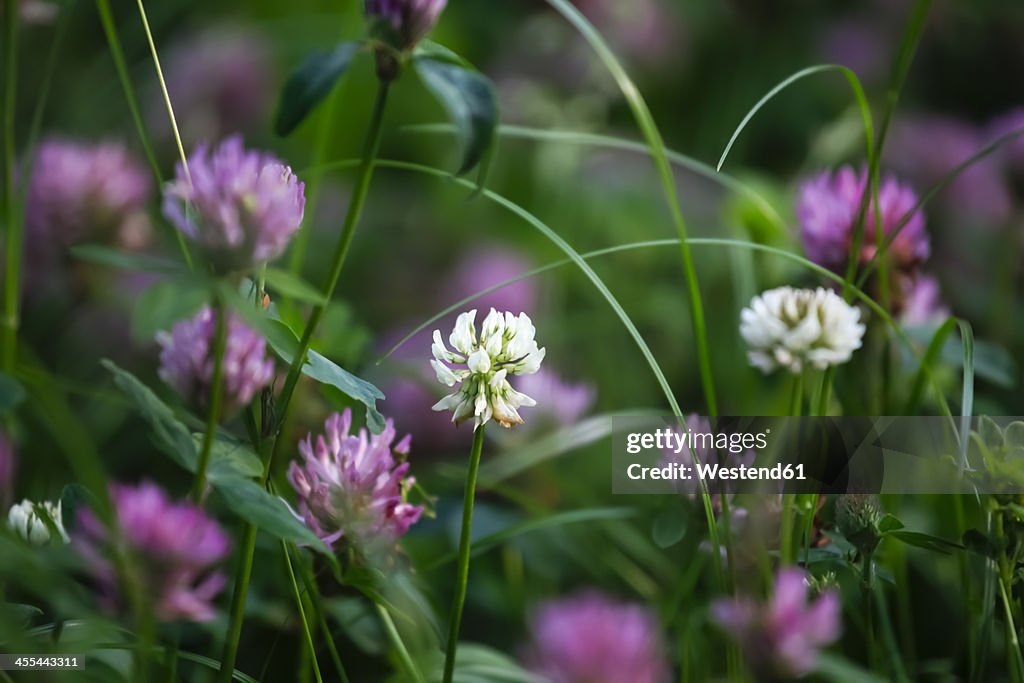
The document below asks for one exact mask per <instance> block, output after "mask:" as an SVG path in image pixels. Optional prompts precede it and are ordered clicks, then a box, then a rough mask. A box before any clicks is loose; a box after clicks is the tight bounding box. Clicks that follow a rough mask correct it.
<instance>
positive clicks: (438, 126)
mask: <svg viewBox="0 0 1024 683" xmlns="http://www.w3.org/2000/svg"><path fill="white" fill-rule="evenodd" d="M404 130H407V131H410V132H414V133H425V134H434V135H439V134H440V135H450V134H452V133H454V132H455V130H454V128H453V127H452V126H451V125H450V124H447V123H425V124H416V125H410V126H406V127H405V128H404ZM498 137H499V138H508V139H520V140H535V141H546V142H558V143H563V144H567V145H580V146H583V147H594V148H601V149H611V150H619V151H623V152H633V153H636V154H649V153H650V149H649V148H648V147H647V145H645V144H643V143H641V142H634V141H632V140H627V139H625V138H618V137H615V136H613V135H599V134H597V133H580V132H576V131H568V130H545V129H543V128H530V127H528V126H514V125H502V126H499V127H498ZM665 151H666V153H667V154H668V159H669V161H670V162H672V163H673V164H675V165H677V166H680V167H682V168H685V169H686V170H688V171H692V172H693V173H696V174H697V175H700V176H701V177H704V178H707V179H708V180H710V181H711V182H714V183H718V184H719V185H722V186H723V187H725V188H727V189H729V190H731V191H733V192H735V193H736V194H742V195H743V196H744V197H746V198H747V199H749V200H750V201H752V202H753V203H754V205H755V206H757V208H758V210H759V211H760V212H761V215H762V216H763V217H764V218H765V219H767V220H768V222H769V223H771V224H772V225H773V226H774V227H776V228H778V229H779V230H780V231H783V232H784V231H786V230H787V227H786V223H785V221H783V220H782V217H781V216H779V212H778V211H776V210H775V207H773V206H772V205H771V204H770V203H769V202H768V200H766V199H765V198H764V197H762V196H761V195H760V194H759V193H758V192H757V191H755V190H754V189H752V188H751V187H750V186H748V185H747V184H746V183H744V182H742V181H740V180H738V179H737V178H735V177H733V176H731V175H729V174H727V173H720V172H717V171H716V170H715V169H714V168H712V167H711V166H709V165H708V164H705V163H704V162H703V161H700V160H699V159H695V158H693V157H691V156H687V155H685V154H681V153H679V152H676V151H673V150H671V149H666V150H665Z"/></svg>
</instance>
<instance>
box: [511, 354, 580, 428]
mask: <svg viewBox="0 0 1024 683" xmlns="http://www.w3.org/2000/svg"><path fill="white" fill-rule="evenodd" d="M518 384H519V389H520V391H522V392H523V393H524V394H526V395H527V396H530V397H532V398H533V399H534V400H535V401H537V404H538V405H540V406H543V410H540V411H533V410H530V411H529V412H530V413H533V414H534V420H540V421H547V422H552V423H554V424H555V425H556V426H559V427H568V426H570V425H573V424H576V423H577V422H579V421H580V419H581V418H582V417H583V416H584V415H586V414H587V411H588V410H590V408H591V406H593V405H594V401H595V400H596V398H597V390H596V389H595V388H594V387H593V386H591V385H589V384H582V383H580V384H575V383H571V382H567V381H566V380H564V379H562V378H561V377H559V376H558V375H556V374H555V373H554V372H552V371H551V370H549V369H547V368H541V369H540V370H538V371H537V372H535V373H534V374H532V375H523V376H522V377H520V378H519V382H518Z"/></svg>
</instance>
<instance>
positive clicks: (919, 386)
mask: <svg viewBox="0 0 1024 683" xmlns="http://www.w3.org/2000/svg"><path fill="white" fill-rule="evenodd" d="M956 326H957V321H956V319H954V318H950V319H948V320H947V321H946V322H944V323H943V324H942V325H941V326H940V327H939V329H937V330H936V331H935V334H934V335H932V340H931V342H930V343H929V344H928V349H927V350H926V351H925V354H924V357H923V358H922V359H921V367H920V368H918V371H917V375H916V376H915V377H914V384H913V385H912V386H913V388H912V389H911V390H910V396H908V397H907V403H906V406H905V407H904V409H903V414H904V415H916V414H917V409H918V406H920V404H921V398H922V397H923V395H924V387H925V383H926V382H927V377H928V375H927V372H928V371H927V368H931V367H934V365H935V362H936V361H937V360H938V359H939V356H940V354H941V353H942V348H943V346H945V344H946V340H947V339H949V335H950V334H952V333H953V329H954V328H956Z"/></svg>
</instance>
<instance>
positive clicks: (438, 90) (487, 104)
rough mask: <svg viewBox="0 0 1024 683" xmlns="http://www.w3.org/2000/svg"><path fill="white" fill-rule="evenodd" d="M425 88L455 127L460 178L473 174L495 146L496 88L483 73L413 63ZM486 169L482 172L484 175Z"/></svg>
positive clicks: (427, 60)
mask: <svg viewBox="0 0 1024 683" xmlns="http://www.w3.org/2000/svg"><path fill="white" fill-rule="evenodd" d="M413 63H414V64H415V65H416V71H417V72H418V73H419V75H420V78H421V79H423V83H424V85H426V87H427V89H428V90H430V92H432V93H433V94H434V97H436V98H437V99H438V101H439V102H440V103H441V106H443V107H444V109H445V111H446V112H447V113H448V117H449V118H450V119H451V121H452V123H453V124H455V130H456V137H457V138H458V140H459V144H460V146H461V147H462V162H461V164H460V166H459V171H458V175H462V174H464V173H467V172H469V171H471V170H472V169H473V168H474V167H475V166H476V165H477V164H479V163H480V162H481V160H483V159H484V157H485V155H486V154H487V152H488V151H489V150H490V149H491V147H492V145H493V144H494V138H495V133H496V132H497V129H498V100H497V97H496V96H495V93H494V86H493V85H492V84H491V82H490V81H489V80H488V79H487V78H486V77H485V76H483V75H481V74H480V73H478V72H476V71H473V70H471V69H468V68H466V67H464V66H460V65H458V64H453V63H451V62H450V61H441V60H438V59H435V58H433V57H417V58H415V59H414V60H413ZM485 170H486V169H482V170H481V175H483V174H484V172H485Z"/></svg>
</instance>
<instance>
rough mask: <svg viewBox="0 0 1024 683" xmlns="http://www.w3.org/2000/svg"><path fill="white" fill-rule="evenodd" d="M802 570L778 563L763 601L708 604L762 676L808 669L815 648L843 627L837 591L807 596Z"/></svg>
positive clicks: (792, 674) (812, 663)
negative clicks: (772, 585) (769, 593)
mask: <svg viewBox="0 0 1024 683" xmlns="http://www.w3.org/2000/svg"><path fill="white" fill-rule="evenodd" d="M808 589H809V586H808V582H807V575H806V574H805V573H804V572H803V571H802V570H800V569H792V568H790V569H783V570H782V571H780V572H779V574H778V576H777V577H776V579H775V592H774V594H773V595H772V597H771V598H770V599H769V600H768V601H767V602H763V603H762V602H757V601H755V600H753V599H751V598H748V597H740V598H735V599H732V598H726V599H722V600H718V601H717V602H715V603H714V604H713V605H712V606H711V612H712V617H713V618H714V620H715V621H716V622H718V624H719V626H721V627H722V628H723V629H724V630H725V631H727V632H728V633H729V634H730V635H731V636H732V637H734V638H735V639H736V641H737V642H738V643H739V645H740V647H741V648H742V649H743V651H744V654H745V655H746V657H747V659H748V661H749V662H750V664H751V666H752V667H753V668H754V670H755V671H757V672H758V673H759V674H760V675H762V676H763V677H765V678H768V679H771V678H773V677H775V678H790V677H796V676H803V675H805V674H807V673H810V672H811V671H812V670H813V669H814V666H815V664H816V661H817V657H818V652H819V651H820V650H821V649H822V648H823V647H826V646H828V645H829V644H831V643H833V642H835V641H836V640H837V639H838V638H839V634H840V632H841V630H842V620H841V605H840V602H839V595H838V594H837V593H836V592H834V591H827V592H825V593H822V594H821V596H820V597H818V598H817V599H816V600H812V601H808Z"/></svg>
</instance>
